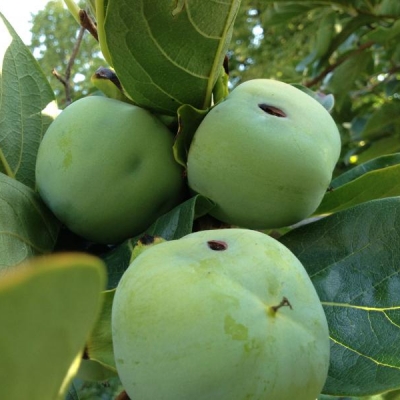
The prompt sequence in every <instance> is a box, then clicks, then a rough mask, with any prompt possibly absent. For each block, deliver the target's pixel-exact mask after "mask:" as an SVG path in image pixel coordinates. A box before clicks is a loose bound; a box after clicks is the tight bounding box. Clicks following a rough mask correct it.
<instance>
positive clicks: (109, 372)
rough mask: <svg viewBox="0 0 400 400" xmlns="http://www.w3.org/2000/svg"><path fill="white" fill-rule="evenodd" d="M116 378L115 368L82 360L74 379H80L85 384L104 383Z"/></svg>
mask: <svg viewBox="0 0 400 400" xmlns="http://www.w3.org/2000/svg"><path fill="white" fill-rule="evenodd" d="M111 354H112V351H111ZM116 376H117V373H116V371H115V368H110V367H109V366H105V365H104V364H102V363H100V362H98V361H93V360H86V359H83V360H82V361H81V364H80V365H79V370H78V372H77V374H76V378H75V379H81V380H83V381H87V382H105V381H107V380H108V379H111V378H113V377H116Z"/></svg>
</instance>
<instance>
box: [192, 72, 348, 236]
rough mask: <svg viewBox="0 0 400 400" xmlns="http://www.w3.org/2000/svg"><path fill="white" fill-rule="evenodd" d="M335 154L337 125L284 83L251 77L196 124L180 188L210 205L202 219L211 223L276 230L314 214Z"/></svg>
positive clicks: (309, 99) (316, 104)
mask: <svg viewBox="0 0 400 400" xmlns="http://www.w3.org/2000/svg"><path fill="white" fill-rule="evenodd" d="M268 107H269V108H268ZM263 108H264V109H263ZM265 110H267V111H265ZM277 110H278V111H283V113H284V114H280V113H279V112H276V111H277ZM283 115H285V116H283ZM340 149H341V142H340V135H339V132H338V129H337V126H336V124H335V122H334V120H333V119H332V117H331V116H330V114H329V112H328V111H327V110H326V109H325V108H324V107H323V106H322V105H321V104H320V103H319V102H318V101H316V100H315V99H313V98H312V97H311V96H309V95H308V94H306V93H304V92H302V91H301V90H300V89H297V88H295V87H293V86H292V85H289V84H286V83H283V82H279V81H275V80H270V79H254V80H250V81H247V82H244V83H242V84H240V85H239V86H237V87H236V88H235V89H234V90H233V91H232V92H231V93H230V94H229V95H228V96H227V97H226V99H225V100H224V101H223V102H221V103H219V104H217V105H216V106H215V107H214V108H213V109H211V111H210V112H209V113H208V114H207V116H206V117H205V119H204V120H203V121H202V123H201V124H200V126H199V128H198V130H197V131H196V133H195V135H194V139H193V142H192V144H191V146H190V149H189V155H188V161H187V175H188V182H189V186H190V187H191V189H192V190H193V191H194V192H196V193H200V194H202V195H204V196H206V197H208V198H210V199H211V200H213V201H214V202H215V203H216V207H215V208H214V209H213V210H212V211H211V213H210V214H212V215H213V216H214V217H216V218H218V219H219V220H221V221H223V222H226V223H229V224H233V225H238V226H241V227H245V228H252V229H269V228H280V227H283V226H287V225H291V224H294V223H297V222H299V221H301V220H303V219H304V218H307V217H308V216H310V215H311V214H312V213H313V212H314V211H315V210H316V208H317V207H318V205H319V204H320V202H321V200H322V197H323V196H324V194H325V192H326V190H327V188H328V186H329V183H330V181H331V179H332V172H333V169H334V167H335V164H336V162H337V160H338V158H339V154H340Z"/></svg>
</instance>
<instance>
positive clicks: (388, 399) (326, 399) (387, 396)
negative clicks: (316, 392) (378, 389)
mask: <svg viewBox="0 0 400 400" xmlns="http://www.w3.org/2000/svg"><path fill="white" fill-rule="evenodd" d="M399 398H400V391H399V390H395V391H391V392H386V393H382V394H377V395H373V396H366V397H364V396H363V397H342V396H340V397H337V396H326V395H321V396H319V397H318V399H317V400H399Z"/></svg>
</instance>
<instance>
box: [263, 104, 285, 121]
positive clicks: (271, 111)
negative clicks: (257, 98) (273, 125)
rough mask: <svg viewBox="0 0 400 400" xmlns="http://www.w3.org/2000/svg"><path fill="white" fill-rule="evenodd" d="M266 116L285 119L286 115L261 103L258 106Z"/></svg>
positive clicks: (276, 108)
mask: <svg viewBox="0 0 400 400" xmlns="http://www.w3.org/2000/svg"><path fill="white" fill-rule="evenodd" d="M258 107H260V108H261V110H263V111H264V112H266V113H267V114H270V115H273V116H274V117H279V118H285V117H286V114H285V112H284V111H282V110H281V109H280V108H278V107H274V106H270V105H269V104H265V103H261V104H259V105H258Z"/></svg>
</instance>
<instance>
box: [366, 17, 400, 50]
mask: <svg viewBox="0 0 400 400" xmlns="http://www.w3.org/2000/svg"><path fill="white" fill-rule="evenodd" d="M398 36H400V20H398V21H396V22H395V23H394V24H393V25H392V26H391V27H389V28H387V27H383V26H379V27H378V28H376V29H374V30H373V31H372V32H371V33H368V34H367V35H365V40H372V41H373V42H376V43H380V44H386V43H387V42H388V41H389V40H392V39H395V38H398Z"/></svg>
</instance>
